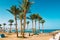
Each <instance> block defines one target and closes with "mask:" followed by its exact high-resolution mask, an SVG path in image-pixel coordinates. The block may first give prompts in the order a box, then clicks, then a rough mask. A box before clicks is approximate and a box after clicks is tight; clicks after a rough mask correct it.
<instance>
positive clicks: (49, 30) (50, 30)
mask: <svg viewBox="0 0 60 40" xmlns="http://www.w3.org/2000/svg"><path fill="white" fill-rule="evenodd" d="M56 30H60V29H44V33H50V32H53V31H56ZM12 32H15V30H12ZM18 32H20V30H18ZM25 32H26V33H27V32H28V33H32V30H25ZM41 32H42V30H36V33H41Z"/></svg>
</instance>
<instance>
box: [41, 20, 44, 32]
mask: <svg viewBox="0 0 60 40" xmlns="http://www.w3.org/2000/svg"><path fill="white" fill-rule="evenodd" d="M44 22H45V20H41V23H42V32H44V27H43V24H44Z"/></svg>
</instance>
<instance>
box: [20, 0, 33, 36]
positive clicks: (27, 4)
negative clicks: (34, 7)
mask: <svg viewBox="0 0 60 40" xmlns="http://www.w3.org/2000/svg"><path fill="white" fill-rule="evenodd" d="M31 4H32V3H31V2H30V1H29V0H23V2H22V5H21V6H20V7H21V8H23V14H24V28H23V30H25V27H26V13H27V12H28V10H29V9H30V6H31ZM23 37H24V32H23Z"/></svg>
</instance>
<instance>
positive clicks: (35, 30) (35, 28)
mask: <svg viewBox="0 0 60 40" xmlns="http://www.w3.org/2000/svg"><path fill="white" fill-rule="evenodd" d="M34 33H36V20H35V32H34Z"/></svg>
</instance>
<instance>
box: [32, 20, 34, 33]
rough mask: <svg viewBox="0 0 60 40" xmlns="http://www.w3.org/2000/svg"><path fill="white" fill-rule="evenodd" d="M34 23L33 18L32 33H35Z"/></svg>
mask: <svg viewBox="0 0 60 40" xmlns="http://www.w3.org/2000/svg"><path fill="white" fill-rule="evenodd" d="M33 25H34V24H33V20H32V33H34V28H33V27H34V26H33Z"/></svg>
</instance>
